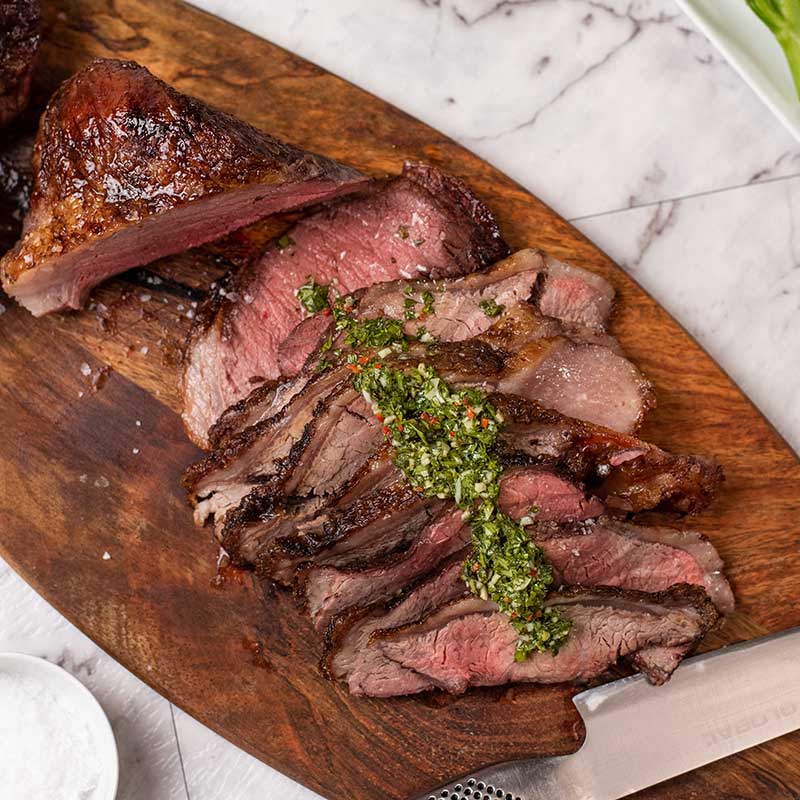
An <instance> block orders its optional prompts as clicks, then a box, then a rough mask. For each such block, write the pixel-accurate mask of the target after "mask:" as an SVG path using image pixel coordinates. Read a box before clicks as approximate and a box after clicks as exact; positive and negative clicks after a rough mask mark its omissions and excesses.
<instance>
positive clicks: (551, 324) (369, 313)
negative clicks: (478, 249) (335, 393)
mask: <svg viewBox="0 0 800 800" xmlns="http://www.w3.org/2000/svg"><path fill="white" fill-rule="evenodd" d="M551 272H554V274H555V276H556V278H555V279H553V280H551V277H552V275H551ZM563 273H566V274H568V275H569V280H562V279H561V276H562V274H563ZM578 281H582V282H583V284H584V288H583V289H582V290H581V291H577V289H576V288H575V284H576V283H577V282H578ZM426 292H430V293H431V295H432V297H433V300H434V308H433V311H432V312H431V313H428V314H425V313H424V312H423V311H422V308H423V306H424V302H425V295H426ZM576 295H577V296H581V297H583V298H584V303H588V302H589V299H591V302H592V305H591V309H592V310H591V313H590V312H589V311H588V310H587V308H586V307H584V306H583V305H576V304H574V303H571V302H570V300H571V298H573V297H574V296H576ZM613 295H614V290H613V289H612V288H611V286H610V285H609V284H607V283H606V282H605V280H604V279H602V278H600V277H599V276H597V275H594V274H592V273H590V272H587V271H586V270H581V269H578V268H576V267H568V266H566V265H564V264H560V262H556V261H554V260H553V259H551V258H549V257H547V256H544V255H542V254H541V253H540V252H538V251H536V250H520V251H518V252H516V253H514V254H513V255H512V256H510V257H509V258H506V259H504V260H503V261H500V262H498V263H497V264H495V265H494V266H492V267H490V268H489V269H487V270H484V271H482V272H475V273H472V274H470V275H467V276H464V277H462V278H457V279H454V280H447V281H438V280H429V279H427V278H419V279H417V280H414V281H405V280H400V281H393V282H387V283H379V284H375V285H373V286H371V287H369V288H367V289H365V290H364V291H361V292H356V293H354V294H353V295H351V297H352V299H353V301H354V309H353V315H354V316H355V317H356V318H357V319H367V318H375V317H379V316H385V317H390V318H394V319H403V318H404V315H405V310H406V306H405V304H406V301H407V300H408V299H409V298H411V299H413V300H414V301H415V308H416V311H417V312H420V314H419V318H418V319H415V320H409V321H407V322H406V324H405V330H406V333H407V334H408V335H413V334H415V333H417V332H418V331H419V328H420V326H421V325H424V326H425V327H426V329H427V330H428V332H429V333H430V334H431V335H432V336H436V337H438V338H439V339H441V340H443V341H448V342H449V341H462V340H464V339H468V338H471V337H473V336H477V335H483V336H484V337H485V338H486V341H487V342H488V343H490V344H491V345H493V346H495V347H500V348H506V349H509V348H511V349H512V350H513V349H514V348H515V347H518V346H521V345H523V344H527V343H529V342H532V341H535V340H537V339H542V338H550V337H555V336H562V335H564V336H568V337H570V338H572V339H574V340H575V341H576V342H583V343H587V344H596V345H603V346H606V347H609V348H610V349H611V350H613V351H614V352H615V353H618V354H619V353H620V350H619V345H618V344H617V343H616V341H615V340H614V339H613V338H612V337H610V336H608V335H606V334H605V333H604V332H603V326H604V324H605V322H606V320H607V317H608V314H609V312H610V310H611V300H612V299H613ZM487 301H492V302H494V303H496V304H497V305H498V306H502V307H503V308H504V309H505V313H504V314H503V315H502V316H501V317H500V318H499V319H498V320H495V318H493V317H490V316H488V315H487V313H486V311H485V310H484V309H483V308H482V307H481V303H485V302H487ZM544 309H547V312H548V313H549V314H551V315H553V316H546V315H545V311H544ZM586 319H589V320H591V321H592V323H593V324H592V326H587V325H586V324H584V320H586ZM331 325H332V322H331V320H330V318H329V317H326V316H325V315H324V314H322V313H319V314H315V315H314V316H312V317H308V318H307V319H306V320H304V321H303V322H301V323H300V324H299V325H298V326H297V327H296V328H295V329H294V331H293V332H292V333H291V335H290V336H289V337H288V338H287V339H285V340H284V343H283V345H282V350H281V352H283V353H284V354H286V355H285V357H286V358H291V359H292V363H293V369H294V368H295V367H297V366H298V365H299V362H300V358H301V356H298V355H297V353H299V352H300V351H302V358H306V359H307V360H306V365H305V368H304V370H303V371H302V372H301V373H300V375H299V376H298V377H296V378H291V379H289V380H284V381H281V382H280V383H277V382H276V383H275V384H265V385H262V386H259V387H257V388H255V389H252V390H251V392H250V394H249V395H248V396H247V397H246V398H244V399H243V400H241V401H239V402H238V403H236V404H234V405H233V406H231V407H230V408H228V409H226V410H225V411H224V412H223V413H222V415H221V416H220V418H219V419H218V420H217V422H216V423H215V424H214V425H213V427H212V428H211V429H210V430H209V442H210V444H211V446H212V447H218V446H219V445H220V444H221V443H222V442H223V441H224V440H225V439H227V438H230V436H232V435H233V434H234V433H236V432H238V431H240V430H242V429H243V428H245V427H247V426H248V425H252V424H255V423H256V422H259V421H260V420H262V419H265V418H266V417H268V416H270V415H271V414H274V413H276V412H277V411H278V410H279V409H280V408H281V407H282V405H283V404H284V403H285V402H288V400H289V399H290V398H291V397H292V396H293V395H294V394H296V392H297V391H299V387H302V385H304V383H305V381H307V380H308V377H309V375H313V368H314V367H315V366H316V363H317V354H316V353H315V351H314V350H315V347H316V345H317V344H318V343H319V342H320V340H321V339H323V338H325V337H327V335H328V334H329V333H330V331H331ZM340 338H341V337H340ZM297 341H299V343H300V344H299V345H296V342H297ZM312 341H313V346H312ZM336 345H337V346H338V347H341V346H342V345H343V343H342V342H341V341H340V340H338V341H337V342H336ZM289 351H291V352H292V353H293V355H291V356H290V355H288V353H289Z"/></svg>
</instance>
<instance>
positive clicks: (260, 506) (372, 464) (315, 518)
mask: <svg viewBox="0 0 800 800" xmlns="http://www.w3.org/2000/svg"><path fill="white" fill-rule="evenodd" d="M396 481H397V472H396V470H395V468H394V465H393V463H392V461H391V459H390V458H388V457H387V455H386V448H385V447H384V448H383V449H382V450H380V451H379V452H378V453H376V454H375V455H374V456H373V457H372V458H370V460H369V461H368V462H367V463H365V464H364V465H363V466H362V467H361V469H359V470H358V471H357V472H356V473H355V474H354V475H353V476H352V477H351V478H350V480H349V481H348V482H347V483H346V484H343V485H342V486H341V487H340V488H339V490H338V491H337V492H336V493H335V494H329V495H327V496H324V497H320V496H315V497H310V498H286V497H285V496H283V495H276V494H275V493H273V492H272V491H271V490H270V487H269V486H266V487H257V488H255V489H253V490H252V491H251V492H250V494H248V495H247V496H246V497H245V498H244V500H243V501H242V502H241V503H240V504H239V506H238V507H237V508H235V509H233V510H232V511H231V512H230V513H229V514H228V515H227V516H226V517H225V520H224V524H223V525H222V530H221V534H220V541H221V544H222V546H223V548H224V549H225V550H226V551H227V552H228V554H229V555H230V557H231V559H232V560H233V562H234V563H235V564H237V565H238V566H253V565H255V564H256V562H257V561H258V558H259V554H260V553H263V552H266V551H267V550H268V549H269V547H270V545H271V544H272V542H274V541H275V540H276V539H278V538H279V537H281V536H289V535H292V534H294V533H301V532H303V531H305V530H306V529H308V528H314V529H315V530H320V529H321V526H322V525H324V524H325V523H326V522H327V521H328V520H330V519H331V518H332V517H333V516H334V515H335V514H337V513H338V512H340V511H343V510H344V509H346V508H348V507H350V506H351V505H352V504H353V503H354V502H355V501H356V500H357V499H358V498H359V497H362V496H364V495H366V494H368V493H369V492H377V491H381V490H383V489H384V488H386V487H388V486H390V485H394V484H395V483H396Z"/></svg>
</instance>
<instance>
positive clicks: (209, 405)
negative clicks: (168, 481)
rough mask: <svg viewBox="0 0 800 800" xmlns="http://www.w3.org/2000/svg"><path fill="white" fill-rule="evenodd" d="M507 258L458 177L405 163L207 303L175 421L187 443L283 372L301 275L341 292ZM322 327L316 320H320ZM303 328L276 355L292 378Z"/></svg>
mask: <svg viewBox="0 0 800 800" xmlns="http://www.w3.org/2000/svg"><path fill="white" fill-rule="evenodd" d="M507 252H508V248H507V247H506V244H505V242H504V241H503V239H502V237H501V236H500V233H499V229H498V227H497V224H496V222H495V221H494V218H493V217H492V216H491V214H490V213H489V211H488V210H487V209H486V208H485V207H484V206H483V205H482V204H481V203H480V202H479V201H478V200H477V198H475V197H474V195H472V193H471V192H470V191H469V190H468V189H467V188H466V187H465V186H464V185H463V184H462V183H461V182H460V181H458V180H456V179H455V178H452V177H450V176H447V175H443V174H442V173H440V172H438V171H437V170H435V169H434V168H432V167H427V166H424V165H420V164H406V165H405V166H404V168H403V174H402V176H401V177H399V178H395V179H393V180H390V181H388V182H385V183H383V184H381V185H377V186H375V187H373V188H372V189H371V190H368V191H367V192H365V193H362V194H360V195H359V196H357V197H353V198H349V199H348V200H346V201H344V202H342V203H338V204H335V205H331V206H329V207H327V208H324V209H323V210H321V211H319V212H317V213H316V214H312V215H311V216H308V217H306V218H305V219H302V220H300V222H298V223H297V225H295V226H294V227H293V228H292V229H291V230H290V231H289V233H288V234H287V235H286V236H284V237H281V239H280V240H278V243H276V244H275V245H273V246H270V247H269V248H268V249H267V250H266V252H265V253H264V255H263V256H262V257H261V258H259V259H257V260H255V261H253V262H252V263H251V264H250V265H248V266H247V267H246V268H245V269H243V270H241V271H239V272H238V273H236V274H234V275H233V276H231V277H230V279H229V281H228V282H227V286H226V290H225V296H224V297H223V296H221V295H219V294H217V295H214V296H213V297H211V298H210V299H209V301H208V302H207V304H206V306H205V307H204V308H203V309H202V311H201V313H199V314H198V317H197V322H196V325H195V326H194V329H193V331H192V333H191V335H190V337H189V341H188V343H187V350H186V358H185V361H186V368H185V374H184V381H183V384H184V413H183V420H184V424H185V425H186V428H187V431H188V432H189V435H190V437H191V438H192V440H193V441H195V442H196V443H197V444H199V445H201V446H206V445H207V432H208V429H209V428H210V427H211V425H212V424H213V423H214V422H215V421H216V420H217V418H218V417H219V416H220V414H222V412H223V411H224V410H225V409H226V408H228V407H229V406H230V405H231V404H233V403H235V402H236V401H238V400H240V399H241V398H242V397H244V396H245V395H247V394H248V393H249V392H250V391H251V389H252V383H251V378H253V376H259V377H261V378H264V379H272V380H274V379H276V378H278V377H279V376H280V375H281V366H280V365H279V348H280V345H281V344H282V343H283V342H284V340H285V339H286V338H287V336H288V335H289V334H290V333H291V332H292V329H293V328H295V326H296V325H297V324H298V323H299V322H300V321H301V320H302V318H303V315H302V312H301V308H300V305H299V303H298V300H297V296H296V291H297V289H298V288H299V287H300V286H302V285H303V284H304V283H306V281H307V280H308V279H309V277H311V278H314V279H315V280H316V281H317V282H318V283H320V284H332V285H333V286H334V287H335V290H336V291H337V292H338V293H340V294H349V293H351V292H353V291H355V290H357V289H361V288H363V287H366V286H370V285H372V284H374V283H379V282H381V281H391V280H395V279H397V278H401V277H405V278H412V277H414V276H416V275H419V274H425V275H430V276H432V277H441V278H444V277H449V276H455V275H463V274H465V273H469V272H473V271H475V270H476V269H479V268H480V267H483V266H486V265H487V264H490V263H492V262H494V261H496V260H497V259H498V258H502V257H503V256H504V255H506V253H507ZM322 322H324V321H322ZM316 325H317V323H316V322H315V323H312V327H311V328H310V329H309V328H305V330H306V333H305V334H302V335H298V336H293V337H292V351H291V352H289V351H285V352H284V355H283V359H282V360H283V365H282V366H283V369H284V371H286V372H287V373H288V374H290V375H291V374H295V373H296V372H298V371H299V368H300V367H301V366H302V364H303V362H304V361H305V360H306V357H307V356H308V354H309V353H310V352H311V351H312V350H313V349H314V348H315V347H316V345H317V343H318V341H319V335H320V333H321V329H320V328H318V327H315V326H316Z"/></svg>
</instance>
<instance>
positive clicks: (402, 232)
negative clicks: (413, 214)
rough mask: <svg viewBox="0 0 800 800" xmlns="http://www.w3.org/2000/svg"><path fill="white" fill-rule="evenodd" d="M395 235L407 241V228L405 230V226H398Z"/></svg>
mask: <svg viewBox="0 0 800 800" xmlns="http://www.w3.org/2000/svg"><path fill="white" fill-rule="evenodd" d="M397 235H398V236H399V237H400V238H401V239H408V228H406V226H405V225H401V226H400V227H399V228H398V229H397Z"/></svg>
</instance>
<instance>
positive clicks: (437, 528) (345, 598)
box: [295, 468, 603, 630]
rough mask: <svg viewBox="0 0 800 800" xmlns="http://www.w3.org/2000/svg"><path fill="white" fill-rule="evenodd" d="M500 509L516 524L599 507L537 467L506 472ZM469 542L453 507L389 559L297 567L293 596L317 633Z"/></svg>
mask: <svg viewBox="0 0 800 800" xmlns="http://www.w3.org/2000/svg"><path fill="white" fill-rule="evenodd" d="M500 506H501V507H502V509H503V511H505V512H506V513H507V514H509V515H511V516H512V517H514V518H515V519H521V518H523V517H527V516H528V515H529V514H531V513H532V512H531V508H532V507H533V508H535V509H536V511H535V513H534V516H535V518H536V519H537V520H538V521H542V522H543V521H561V522H566V521H570V520H584V519H587V518H589V517H592V516H597V515H598V514H600V513H602V511H603V505H602V503H600V502H598V501H597V500H595V499H590V498H587V497H586V496H585V495H584V493H583V492H582V491H581V490H580V489H578V488H577V487H576V486H575V485H573V484H571V483H570V482H569V481H567V480H565V479H564V478H561V477H559V476H558V475H555V474H554V473H552V472H549V471H547V470H542V469H539V468H522V469H515V470H511V471H510V472H509V473H508V474H506V475H505V476H504V477H503V482H502V484H501V487H500ZM469 541H470V528H469V526H468V525H467V524H465V523H464V520H463V515H462V512H461V511H460V510H459V509H457V508H454V507H453V505H452V503H449V504H448V505H447V507H446V508H445V509H444V510H443V511H442V512H441V513H440V514H439V516H438V517H437V518H436V519H435V520H434V521H433V522H431V523H430V524H429V525H427V526H425V527H423V528H422V529H420V530H419V531H418V532H417V533H416V534H415V536H414V538H413V540H412V542H411V544H410V546H409V547H408V549H407V550H406V551H402V552H400V553H395V554H393V555H392V556H389V557H388V558H387V557H380V556H379V557H378V558H377V559H374V558H373V559H371V563H370V562H369V560H367V559H362V560H361V562H360V563H356V564H350V565H336V564H332V563H328V564H326V563H310V564H307V565H305V566H304V567H301V568H300V570H299V572H298V575H297V579H296V583H295V591H296V593H297V594H298V596H300V597H302V598H304V600H305V607H306V610H307V612H308V614H309V615H310V617H311V619H312V621H313V623H314V626H315V627H316V628H317V629H318V630H322V629H324V628H325V627H327V624H328V622H329V621H330V619H331V617H332V616H334V615H335V614H339V613H341V612H343V611H344V610H345V609H347V608H351V607H361V606H365V605H369V604H371V603H374V602H376V601H378V600H387V599H389V598H391V597H392V596H393V595H395V594H397V592H399V591H400V590H401V589H402V588H403V587H404V586H406V585H407V584H408V583H410V582H412V581H414V580H416V579H417V578H419V577H420V576H421V575H424V574H425V573H426V572H429V571H430V570H431V569H433V568H434V567H436V566H437V565H438V564H439V563H440V562H441V561H442V560H443V559H444V558H446V557H447V556H449V555H450V554H451V553H454V552H456V551H457V550H461V549H462V548H463V547H464V546H465V545H467V544H469Z"/></svg>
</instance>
